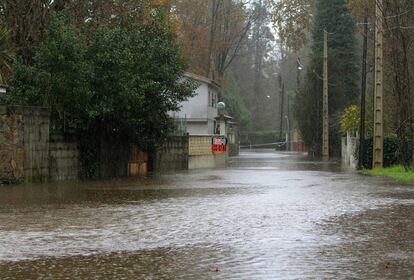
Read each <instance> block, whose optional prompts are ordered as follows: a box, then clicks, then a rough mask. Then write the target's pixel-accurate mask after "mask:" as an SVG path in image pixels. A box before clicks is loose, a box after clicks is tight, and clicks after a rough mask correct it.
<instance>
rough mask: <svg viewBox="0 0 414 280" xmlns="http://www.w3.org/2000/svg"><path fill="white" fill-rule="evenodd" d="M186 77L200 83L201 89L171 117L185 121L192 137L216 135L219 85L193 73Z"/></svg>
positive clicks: (187, 74)
mask: <svg viewBox="0 0 414 280" xmlns="http://www.w3.org/2000/svg"><path fill="white" fill-rule="evenodd" d="M185 77H186V78H187V79H193V80H195V81H196V82H197V83H199V87H198V88H197V89H196V91H195V96H194V97H192V98H190V99H188V100H187V101H185V102H182V103H181V110H180V111H179V112H174V113H171V116H172V117H174V118H176V119H181V120H184V121H185V123H186V130H187V132H188V133H189V134H190V135H211V134H215V132H216V130H217V121H216V118H217V117H218V110H217V103H218V100H219V91H220V87H219V85H218V84H217V83H215V82H214V81H213V80H210V79H208V78H205V77H202V76H198V75H195V74H192V73H186V74H185Z"/></svg>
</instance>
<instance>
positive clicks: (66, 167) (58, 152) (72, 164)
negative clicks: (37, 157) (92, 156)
mask: <svg viewBox="0 0 414 280" xmlns="http://www.w3.org/2000/svg"><path fill="white" fill-rule="evenodd" d="M49 151H50V157H49V172H50V174H49V175H50V179H51V180H52V181H72V180H77V179H78V178H79V149H78V143H77V141H76V139H75V138H74V137H73V136H70V135H66V136H64V135H61V134H52V135H51V136H50V147H49Z"/></svg>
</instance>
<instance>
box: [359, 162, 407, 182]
mask: <svg viewBox="0 0 414 280" xmlns="http://www.w3.org/2000/svg"><path fill="white" fill-rule="evenodd" d="M361 172H362V174H365V175H371V176H386V177H390V178H393V179H396V180H398V181H401V182H411V181H414V171H412V170H407V169H406V168H404V166H402V165H396V166H393V167H388V168H381V169H371V170H363V171H361Z"/></svg>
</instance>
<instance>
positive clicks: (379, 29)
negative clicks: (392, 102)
mask: <svg viewBox="0 0 414 280" xmlns="http://www.w3.org/2000/svg"><path fill="white" fill-rule="evenodd" d="M382 8H383V0H376V24H375V93H374V143H373V145H374V146H373V153H374V154H373V164H372V167H373V168H382V167H384V123H383V118H384V111H383V102H384V101H383V91H384V89H383V80H384V73H383V36H384V34H383V33H384V25H383V17H382Z"/></svg>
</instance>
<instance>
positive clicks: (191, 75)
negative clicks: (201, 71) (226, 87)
mask: <svg viewBox="0 0 414 280" xmlns="http://www.w3.org/2000/svg"><path fill="white" fill-rule="evenodd" d="M184 76H185V77H187V78H191V79H194V80H196V81H199V82H203V83H206V84H209V85H211V86H213V87H215V88H216V89H217V90H220V85H219V84H218V83H217V82H215V81H214V80H212V79H209V78H207V77H204V76H200V75H197V74H194V73H190V72H186V73H184Z"/></svg>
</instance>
